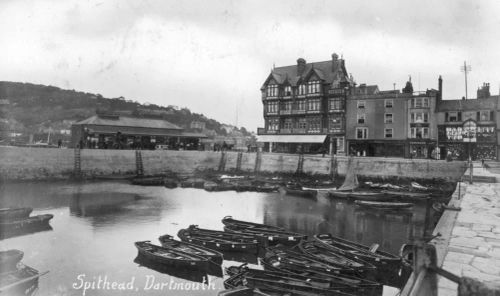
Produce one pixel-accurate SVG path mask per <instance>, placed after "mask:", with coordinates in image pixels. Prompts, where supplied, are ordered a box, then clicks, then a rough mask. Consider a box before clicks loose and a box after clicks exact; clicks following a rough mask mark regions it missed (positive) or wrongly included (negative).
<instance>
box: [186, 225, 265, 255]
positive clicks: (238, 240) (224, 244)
mask: <svg viewBox="0 0 500 296" xmlns="http://www.w3.org/2000/svg"><path fill="white" fill-rule="evenodd" d="M177 236H178V237H179V238H180V239H181V240H182V241H185V242H189V243H193V244H196V245H200V246H204V247H207V248H209V249H213V250H218V251H237V252H257V251H258V249H259V241H258V239H257V238H256V237H255V236H250V235H242V234H237V233H229V232H224V231H216V230H209V229H202V228H199V227H198V226H196V225H191V226H189V227H188V228H187V229H181V230H179V233H178V234H177Z"/></svg>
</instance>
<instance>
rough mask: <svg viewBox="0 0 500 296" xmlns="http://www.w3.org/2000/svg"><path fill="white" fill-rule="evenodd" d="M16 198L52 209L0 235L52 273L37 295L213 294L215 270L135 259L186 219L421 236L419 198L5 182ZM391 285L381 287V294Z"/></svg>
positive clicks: (1, 202)
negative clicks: (367, 199)
mask: <svg viewBox="0 0 500 296" xmlns="http://www.w3.org/2000/svg"><path fill="white" fill-rule="evenodd" d="M22 206H29V207H33V208H34V211H33V214H32V215H36V214H45V213H51V214H53V215H54V218H53V219H52V220H51V223H50V224H51V228H52V229H49V230H45V231H41V232H37V233H32V234H26V235H22V236H17V237H11V238H8V239H4V240H0V249H1V250H7V249H13V248H15V249H20V250H22V251H24V253H25V255H24V259H23V263H25V264H26V265H29V266H31V267H34V268H36V269H38V270H40V271H49V273H48V274H47V275H45V276H43V277H42V278H41V279H40V281H39V291H38V293H37V295H217V292H218V291H219V290H220V289H223V283H222V282H223V279H224V277H223V276H222V275H221V274H217V273H212V274H208V275H207V274H204V273H194V272H183V271H178V270H154V269H151V268H148V267H145V266H142V265H141V264H140V263H141V262H138V261H137V260H135V259H136V256H137V250H136V248H135V246H134V244H133V243H134V242H135V241H141V240H151V241H152V242H153V243H158V237H159V236H160V235H163V234H171V235H173V236H176V234H177V232H178V231H179V229H181V228H185V227H187V226H189V225H190V224H196V225H199V226H200V227H203V228H210V229H216V230H222V227H223V225H222V223H221V219H222V218H223V217H224V216H227V215H231V216H233V217H234V218H236V219H240V220H247V221H253V222H259V223H266V224H270V225H277V226H282V227H285V228H288V229H290V230H292V231H296V232H301V233H305V234H307V235H313V234H315V233H318V232H322V233H326V232H329V233H332V234H334V235H338V236H340V237H344V238H346V239H349V240H353V241H357V242H360V243H364V244H368V245H370V244H373V243H378V244H379V245H380V248H381V249H382V250H385V251H388V252H391V253H396V254H397V253H398V252H399V248H400V247H401V245H402V244H404V243H406V242H407V241H408V239H409V238H411V237H413V236H421V235H422V234H423V232H424V224H425V223H424V220H425V206H424V205H416V206H415V207H414V208H413V210H412V211H406V212H390V213H388V212H376V211H375V212H374V211H370V210H365V209H362V208H359V207H357V206H355V205H354V204H352V203H348V202H346V201H344V200H333V199H330V198H328V197H326V196H324V195H323V194H320V195H319V196H318V199H317V201H314V200H309V199H305V198H301V197H292V196H287V195H284V194H283V193H255V192H239V193H237V192H234V191H228V192H207V191H204V190H201V189H185V188H176V189H167V188H164V187H141V186H134V185H129V184H128V183H125V182H117V181H107V182H87V183H68V182H56V183H17V184H2V185H1V188H0V208H3V207H22ZM228 259H229V260H228ZM134 261H135V262H134ZM242 261H248V262H250V263H251V264H257V259H256V258H255V257H254V256H250V255H248V254H247V255H244V254H240V255H238V254H236V255H234V256H233V255H227V256H226V255H225V260H224V263H223V266H226V267H227V266H231V265H239V264H241V262H242ZM257 268H259V267H257ZM113 282H116V283H117V284H115V286H114V288H113ZM199 282H205V284H200V283H199ZM162 283H163V285H161V284H162ZM397 292H398V289H397V288H395V287H388V286H386V287H384V295H396V294H397Z"/></svg>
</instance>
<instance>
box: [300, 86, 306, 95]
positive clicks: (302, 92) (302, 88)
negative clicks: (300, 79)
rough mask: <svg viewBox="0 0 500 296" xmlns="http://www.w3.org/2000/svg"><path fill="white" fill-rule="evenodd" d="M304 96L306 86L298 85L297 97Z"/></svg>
mask: <svg viewBox="0 0 500 296" xmlns="http://www.w3.org/2000/svg"><path fill="white" fill-rule="evenodd" d="M305 94H306V86H305V85H304V84H301V85H299V95H305Z"/></svg>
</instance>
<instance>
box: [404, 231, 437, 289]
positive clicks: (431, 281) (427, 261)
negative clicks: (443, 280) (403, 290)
mask: <svg viewBox="0 0 500 296" xmlns="http://www.w3.org/2000/svg"><path fill="white" fill-rule="evenodd" d="M414 250H415V251H414V252H415V253H414V259H413V260H414V261H413V264H414V268H413V271H414V273H416V276H417V277H416V280H415V282H414V284H413V287H412V289H411V292H410V293H409V294H408V295H409V296H437V290H438V289H437V283H438V281H437V274H436V273H435V272H432V271H430V270H429V269H428V268H429V267H431V266H436V262H437V256H436V248H435V247H434V246H433V245H430V244H427V243H425V242H424V241H422V240H419V241H418V242H417V243H416V244H415V248H414Z"/></svg>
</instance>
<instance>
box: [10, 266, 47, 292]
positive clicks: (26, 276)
mask: <svg viewBox="0 0 500 296" xmlns="http://www.w3.org/2000/svg"><path fill="white" fill-rule="evenodd" d="M46 273H47V272H44V273H40V272H39V271H38V270H36V269H34V268H32V267H29V266H26V265H22V266H19V267H18V268H15V269H13V270H11V271H8V272H2V273H1V274H0V294H2V295H4V294H5V295H35V293H36V291H37V290H38V279H39V278H40V276H42V275H44V274H46Z"/></svg>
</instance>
